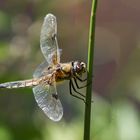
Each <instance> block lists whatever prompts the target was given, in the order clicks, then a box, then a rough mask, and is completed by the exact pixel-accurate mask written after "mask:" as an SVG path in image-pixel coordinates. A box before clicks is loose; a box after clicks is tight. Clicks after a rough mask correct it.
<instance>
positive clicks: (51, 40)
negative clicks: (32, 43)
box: [40, 14, 60, 65]
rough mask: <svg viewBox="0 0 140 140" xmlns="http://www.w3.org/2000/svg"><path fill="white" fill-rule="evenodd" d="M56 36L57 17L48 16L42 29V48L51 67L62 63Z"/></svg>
mask: <svg viewBox="0 0 140 140" xmlns="http://www.w3.org/2000/svg"><path fill="white" fill-rule="evenodd" d="M56 35H57V21H56V17H55V16H54V15H52V14H47V15H46V17H45V18H44V22H43V25H42V28H41V36H40V47H41V51H42V53H43V55H44V57H45V58H46V60H47V62H48V63H49V65H51V64H57V63H59V62H60V50H59V48H58V43H57V37H56Z"/></svg>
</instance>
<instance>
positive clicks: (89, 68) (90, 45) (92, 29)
mask: <svg viewBox="0 0 140 140" xmlns="http://www.w3.org/2000/svg"><path fill="white" fill-rule="evenodd" d="M97 1H98V0H92V8H91V17H90V29H89V42H88V64H87V71H88V75H87V76H88V80H87V82H88V83H89V82H91V83H92V79H91V77H92V71H93V58H94V42H95V19H96V9H97ZM91 98H92V84H89V85H88V86H87V90H86V104H85V120H84V140H90V120H91V117H90V116H91Z"/></svg>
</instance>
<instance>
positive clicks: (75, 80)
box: [74, 77, 91, 89]
mask: <svg viewBox="0 0 140 140" xmlns="http://www.w3.org/2000/svg"><path fill="white" fill-rule="evenodd" d="M74 82H75V84H76V87H77V88H78V89H81V88H85V87H87V86H88V85H90V84H91V82H90V83H86V85H84V86H81V87H80V86H79V85H78V82H77V79H76V78H75V77H74Z"/></svg>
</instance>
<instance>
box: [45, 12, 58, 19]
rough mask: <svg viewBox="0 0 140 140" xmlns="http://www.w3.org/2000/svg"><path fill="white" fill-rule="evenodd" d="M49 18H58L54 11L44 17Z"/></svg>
mask: <svg viewBox="0 0 140 140" xmlns="http://www.w3.org/2000/svg"><path fill="white" fill-rule="evenodd" d="M48 18H56V17H55V16H54V15H53V14H52V13H48V14H47V15H46V16H45V18H44V19H48Z"/></svg>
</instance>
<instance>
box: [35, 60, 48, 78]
mask: <svg viewBox="0 0 140 140" xmlns="http://www.w3.org/2000/svg"><path fill="white" fill-rule="evenodd" d="M47 68H48V63H47V62H46V61H45V62H43V63H41V64H40V65H39V66H38V67H37V68H36V70H35V72H34V74H33V77H34V78H39V77H41V76H44V74H45V73H47Z"/></svg>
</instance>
